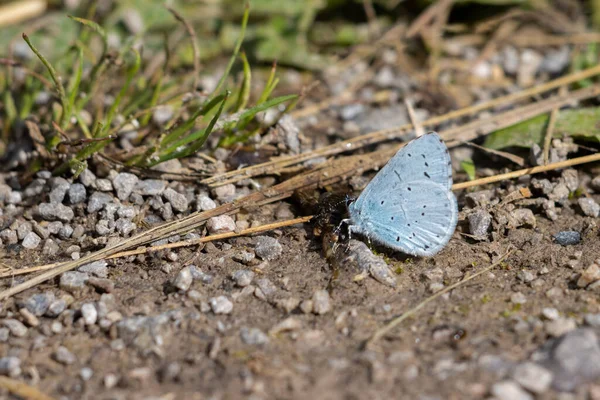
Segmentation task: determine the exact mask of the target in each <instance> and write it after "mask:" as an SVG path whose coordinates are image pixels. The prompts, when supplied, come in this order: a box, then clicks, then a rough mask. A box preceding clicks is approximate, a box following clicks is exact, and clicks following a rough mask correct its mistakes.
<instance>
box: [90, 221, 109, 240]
mask: <svg viewBox="0 0 600 400" xmlns="http://www.w3.org/2000/svg"><path fill="white" fill-rule="evenodd" d="M94 228H95V230H96V233H97V234H98V235H100V236H106V235H108V234H109V233H111V232H112V229H110V227H109V221H108V220H106V219H101V220H100V221H98V222H96V226H95V227H94Z"/></svg>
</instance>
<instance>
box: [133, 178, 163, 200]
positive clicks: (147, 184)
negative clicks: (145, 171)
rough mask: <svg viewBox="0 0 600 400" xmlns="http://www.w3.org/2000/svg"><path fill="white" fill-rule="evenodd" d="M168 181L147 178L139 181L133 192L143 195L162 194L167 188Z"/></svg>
mask: <svg viewBox="0 0 600 400" xmlns="http://www.w3.org/2000/svg"><path fill="white" fill-rule="evenodd" d="M166 187H167V182H166V181H162V180H158V179H145V180H141V181H138V183H136V185H135V187H134V188H133V192H134V193H137V194H140V195H142V196H160V195H161V194H162V193H163V192H164V191H165V189H166Z"/></svg>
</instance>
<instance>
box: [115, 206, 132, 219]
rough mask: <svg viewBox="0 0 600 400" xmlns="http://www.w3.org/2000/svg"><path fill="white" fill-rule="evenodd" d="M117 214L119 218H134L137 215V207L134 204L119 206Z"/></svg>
mask: <svg viewBox="0 0 600 400" xmlns="http://www.w3.org/2000/svg"><path fill="white" fill-rule="evenodd" d="M117 215H118V216H119V218H127V219H132V218H133V217H135V215H136V212H135V208H134V207H132V206H119V208H118V209H117Z"/></svg>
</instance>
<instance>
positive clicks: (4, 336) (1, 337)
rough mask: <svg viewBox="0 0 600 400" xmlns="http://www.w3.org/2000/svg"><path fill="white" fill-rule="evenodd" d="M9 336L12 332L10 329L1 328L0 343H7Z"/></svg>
mask: <svg viewBox="0 0 600 400" xmlns="http://www.w3.org/2000/svg"><path fill="white" fill-rule="evenodd" d="M8 335H10V331H9V330H8V328H0V343H5V342H7V341H8Z"/></svg>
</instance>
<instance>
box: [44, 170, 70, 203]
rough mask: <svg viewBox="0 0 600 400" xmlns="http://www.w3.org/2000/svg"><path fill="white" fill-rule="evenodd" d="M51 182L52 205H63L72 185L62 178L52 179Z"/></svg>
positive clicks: (50, 195) (50, 196)
mask: <svg viewBox="0 0 600 400" xmlns="http://www.w3.org/2000/svg"><path fill="white" fill-rule="evenodd" d="M50 182H51V184H50V187H51V188H52V189H51V191H50V194H49V195H48V198H49V199H50V203H62V202H63V200H64V199H65V195H66V194H67V191H68V190H69V188H70V186H71V185H70V184H69V182H68V181H67V180H66V179H65V178H62V177H60V176H57V177H54V178H52V179H51V181H50Z"/></svg>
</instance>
